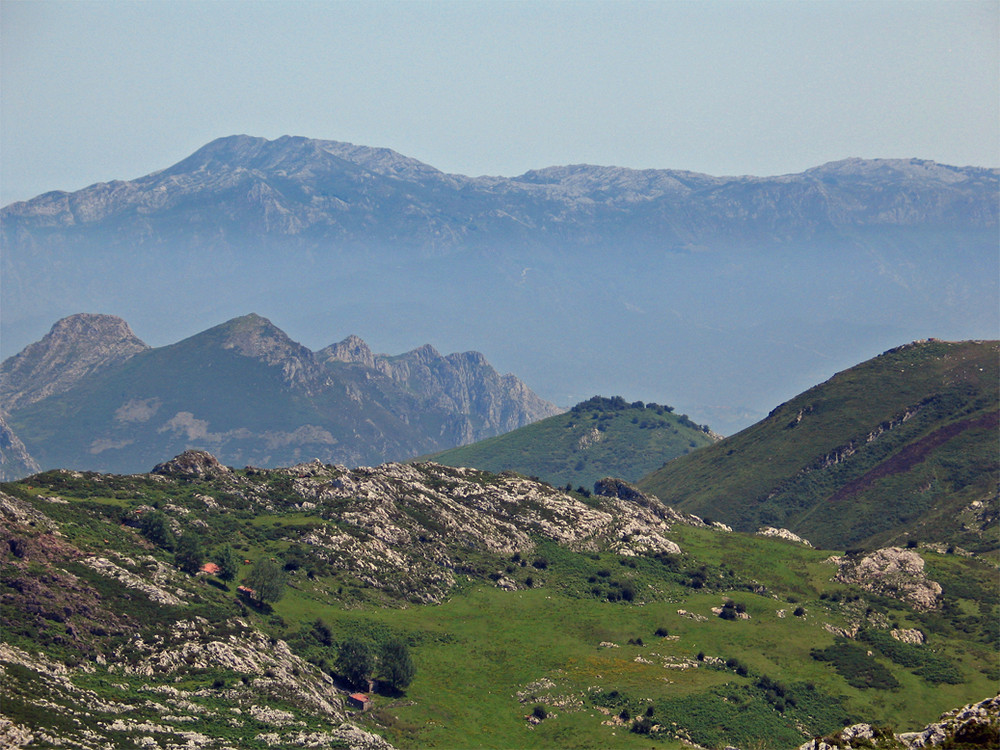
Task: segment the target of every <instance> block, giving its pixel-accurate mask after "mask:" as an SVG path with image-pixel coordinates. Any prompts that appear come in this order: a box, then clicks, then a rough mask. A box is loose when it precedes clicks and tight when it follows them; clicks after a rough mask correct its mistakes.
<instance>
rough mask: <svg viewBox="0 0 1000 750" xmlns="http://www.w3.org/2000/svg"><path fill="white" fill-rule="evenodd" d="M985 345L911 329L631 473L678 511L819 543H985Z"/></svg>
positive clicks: (992, 498) (990, 386) (989, 496)
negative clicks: (922, 335)
mask: <svg viewBox="0 0 1000 750" xmlns="http://www.w3.org/2000/svg"><path fill="white" fill-rule="evenodd" d="M997 365H998V343H997V342H995V341H991V342H960V343H949V342H943V341H934V340H929V341H923V342H914V343H912V344H909V345H906V346H901V347H898V348H896V349H892V350H890V351H888V352H886V353H884V354H882V355H881V356H878V357H875V358H874V359H871V360H869V361H867V362H864V363H862V364H859V365H857V366H856V367H852V368H850V369H848V370H846V371H844V372H840V373H838V374H836V375H835V376H833V377H832V378H830V379H829V380H828V381H826V382H825V383H822V384H821V385H818V386H816V387H814V388H811V389H810V390H808V391H806V392H805V393H803V394H801V395H800V396H797V397H796V398H794V399H792V400H791V401H788V402H787V403H784V404H782V405H780V406H778V407H777V408H776V409H774V411H772V412H771V414H770V415H768V417H767V418H766V419H764V420H762V421H761V422H759V423H758V424H756V425H754V426H752V427H750V428H748V429H746V430H744V431H743V432H740V433H739V434H737V435H733V436H732V437H729V438H726V439H725V440H722V441H721V442H719V443H716V444H715V445H713V446H711V447H709V448H706V449H704V450H702V451H698V452H697V453H695V454H693V455H690V456H684V457H682V458H680V459H678V460H677V461H673V462H671V463H669V464H667V465H666V466H664V467H663V468H661V469H659V470H657V471H655V472H653V473H652V474H650V475H648V476H646V477H645V478H643V479H642V480H641V482H640V486H641V487H642V488H643V489H644V490H646V491H648V492H652V493H654V494H656V495H657V496H658V497H660V498H661V499H662V500H663V501H664V502H666V503H668V504H670V505H673V506H675V507H677V508H678V509H682V510H684V511H686V512H689V513H696V514H698V515H701V516H706V517H711V518H712V519H715V520H718V521H723V522H725V523H727V524H730V525H732V526H733V527H734V528H737V529H742V530H748V531H753V530H756V529H757V528H758V527H760V526H765V525H767V526H777V527H784V528H787V529H790V530H791V531H793V532H795V533H796V534H799V535H800V536H803V537H805V538H807V539H809V540H811V541H812V542H813V543H815V544H818V545H823V546H843V547H853V546H872V545H881V544H886V543H906V542H907V541H909V540H918V541H928V542H942V543H944V544H958V545H960V546H963V547H966V548H968V549H971V550H978V551H987V550H996V549H997V547H998V539H997V535H996V521H997V517H998V515H997V511H998V497H997V481H998V474H1000V472H998V441H997V436H998V431H997V408H998V390H1000V378H998V367H997Z"/></svg>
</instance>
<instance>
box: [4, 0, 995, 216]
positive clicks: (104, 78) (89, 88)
mask: <svg viewBox="0 0 1000 750" xmlns="http://www.w3.org/2000/svg"><path fill="white" fill-rule="evenodd" d="M998 46H1000V0H989V1H987V2H978V1H977V2H967V1H966V0H946V1H945V2H936V1H934V0H923V1H921V2H910V1H908V0H891V1H890V2H878V1H877V0H863V1H854V2H846V1H844V0H828V1H826V2H819V1H808V0H807V1H801V2H774V1H772V0H757V1H754V2H728V1H727V2H722V1H713V0H706V1H704V2H680V1H678V2H629V1H627V0H619V1H617V2H571V1H566V2H552V1H545V0H541V1H536V2H513V1H511V2H476V1H475V0H471V1H468V0H467V1H464V2H444V1H437V0H435V1H434V2H431V1H424V2H398V1H393V2H390V1H388V0H386V1H381V2H308V1H305V0H301V1H297V0H282V1H281V2H273V1H272V2H254V1H253V0H249V1H243V2H228V1H227V0H211V1H208V0H197V1H192V0H171V1H170V2H163V1H158V0H150V1H148V2H122V1H114V2H109V1H108V0H100V1H97V2H87V1H85V0H80V1H75V2H46V1H44V0H0V205H7V204H9V203H11V202H13V201H17V200H26V199H29V198H31V197H34V196H35V195H38V194H41V193H43V192H46V191H49V190H70V191H71V190H78V189H80V188H82V187H85V186H87V185H90V184H92V183H95V182H104V181H109V180H113V179H133V178H136V177H140V176H142V175H145V174H148V173H150V172H152V171H155V170H157V169H162V168H165V167H167V166H170V165H171V164H174V163H176V162H178V161H180V160H181V159H183V158H184V157H186V156H187V155H189V154H190V153H192V152H193V151H195V150H196V149H197V148H199V147H200V146H202V145H204V144H205V143H207V142H209V141H211V140H212V139H214V138H217V137H221V136H226V135H232V134H236V133H246V134H249V135H255V136H263V137H267V138H277V137H279V136H281V135H286V134H288V135H301V136H308V137H313V138H321V139H328V140H337V141H347V142H351V143H357V144H363V145H367V146H385V147H389V148H392V149H394V150H396V151H399V152H401V153H403V154H405V155H407V156H411V157H414V158H416V159H419V160H421V161H424V162H426V163H428V164H431V165H433V166H435V167H437V168H439V169H442V170H444V171H446V172H454V173H461V174H466V175H472V176H477V175H483V174H490V175H503V176H508V177H510V176H515V175H518V174H522V173H523V172H525V171H527V170H529V169H538V168H542V167H546V166H552V165H559V164H576V163H590V164H602V165H614V166H624V167H633V168H657V169H687V170H692V171H697V172H704V173H708V174H714V175H739V174H755V175H775V174H786V173H792V172H799V171H802V170H803V169H807V168H809V167H812V166H817V165H819V164H822V163H825V162H828V161H833V160H837V159H842V158H847V157H853V156H858V157H864V158H875V157H886V158H909V157H917V158H922V159H933V160H936V161H940V162H944V163H948V164H954V165H960V166H968V165H973V166H985V167H997V166H1000V83H998V77H1000V51H998Z"/></svg>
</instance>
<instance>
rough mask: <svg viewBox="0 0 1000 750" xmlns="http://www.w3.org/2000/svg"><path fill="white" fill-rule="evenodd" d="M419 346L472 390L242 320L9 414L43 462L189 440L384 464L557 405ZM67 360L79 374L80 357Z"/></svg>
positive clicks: (124, 464) (118, 457) (159, 448)
mask: <svg viewBox="0 0 1000 750" xmlns="http://www.w3.org/2000/svg"><path fill="white" fill-rule="evenodd" d="M418 351H420V352H421V353H420V354H414V355H412V356H413V357H417V358H421V357H422V360H423V361H424V362H425V363H426V364H427V366H430V367H437V368H439V367H444V368H445V370H446V371H448V372H449V373H450V374H451V375H452V376H453V377H454V378H456V379H460V380H461V381H462V383H463V388H464V390H463V391H462V393H463V394H464V396H465V398H464V399H458V398H448V397H446V396H445V395H444V394H445V393H446V389H445V388H444V386H442V385H441V384H440V383H437V382H420V383H409V382H407V383H402V384H400V383H397V382H396V381H394V380H393V379H392V378H390V377H388V376H387V375H384V374H383V373H381V372H379V371H378V370H374V369H372V368H367V367H364V366H363V365H343V366H337V365H338V364H340V363H332V364H331V363H330V362H329V361H327V360H322V361H321V359H320V358H318V357H317V356H316V355H315V354H314V353H313V352H312V351H310V350H309V349H307V348H306V347H304V346H302V345H301V344H298V343H296V342H294V341H292V340H291V339H290V338H289V337H288V336H287V335H286V334H285V333H284V332H282V331H281V330H280V329H278V328H277V327H275V326H274V325H273V324H272V323H271V322H270V321H268V320H266V319H265V318H262V317H260V316H258V315H247V316H243V317H241V318H236V319H233V320H231V321H229V322H227V323H224V324H222V325H219V326H216V327H214V328H212V329H209V330H207V331H204V332H203V333H200V334H197V335H195V336H192V337H190V338H188V339H185V340H184V341H181V342H179V343H176V344H173V345H170V346H165V347H159V348H156V349H146V350H143V351H140V352H139V353H137V354H133V355H132V356H131V357H129V358H128V359H126V360H125V361H121V362H118V363H117V364H115V365H113V366H112V365H108V366H106V367H105V368H103V369H102V370H100V371H98V372H94V373H92V374H89V375H87V376H85V377H84V376H81V377H80V378H78V379H77V381H76V382H75V383H74V384H73V385H72V387H68V388H67V389H66V390H64V391H63V392H60V393H54V394H52V395H49V396H48V397H47V398H43V399H41V400H37V401H35V402H34V403H27V404H25V405H23V406H20V407H19V408H16V409H14V410H12V411H11V413H10V423H11V427H12V428H13V429H14V430H15V431H16V432H17V434H18V436H19V437H20V438H21V440H23V441H24V442H25V444H26V445H27V446H28V450H29V451H30V452H31V453H32V455H33V456H34V457H35V459H36V460H37V461H38V463H39V464H40V465H41V466H42V467H43V468H51V467H62V466H68V467H72V468H76V469H98V470H114V471H120V472H131V471H137V470H140V469H141V468H142V467H143V466H146V465H151V464H153V463H156V460H157V459H158V458H159V457H160V456H162V455H163V454H164V453H167V454H171V453H179V452H181V451H183V450H185V449H186V448H189V447H198V448H209V449H212V450H213V451H215V452H217V453H218V454H219V455H220V456H222V457H223V458H224V459H225V460H226V461H228V462H231V463H234V464H240V465H242V464H248V463H252V464H256V465H263V466H267V465H275V464H280V463H291V462H294V461H299V460H303V459H307V458H313V457H319V458H322V459H323V460H326V461H329V462H339V463H345V464H351V465H358V464H362V463H379V462H381V461H384V460H388V459H392V458H404V457H407V456H410V455H414V454H417V453H426V452H428V449H431V450H433V449H434V448H438V447H444V446H451V445H455V444H457V443H460V442H462V441H465V440H475V439H477V438H480V437H483V436H486V435H491V434H495V433H496V432H498V431H500V430H502V429H509V428H511V427H516V426H520V425H522V424H524V423H525V422H527V421H528V420H531V419H536V418H540V417H543V416H547V415H549V414H551V413H554V412H555V411H557V410H556V409H555V407H553V406H552V405H551V404H548V403H546V402H544V401H542V400H541V399H539V398H538V397H537V396H535V395H534V394H533V393H531V391H530V390H528V389H527V388H526V387H525V386H524V385H523V384H521V383H520V381H517V379H516V378H513V376H506V378H501V377H500V376H499V375H497V373H496V372H495V371H494V370H493V368H492V367H490V365H489V364H488V363H487V362H486V361H485V360H484V359H483V358H482V357H481V356H479V355H471V354H470V355H464V357H465V358H464V359H463V358H462V356H460V355H452V357H453V358H454V357H456V356H458V360H454V359H448V358H444V357H441V356H440V355H437V354H436V352H435V353H433V354H429V353H428V352H427V351H424V350H418ZM406 356H409V355H404V358H405V357H406ZM453 361H458V362H460V363H462V365H463V366H462V367H461V368H458V367H456V366H454V365H453V364H452V363H453ZM66 367H68V368H71V369H72V368H76V369H79V368H78V366H77V364H76V363H75V361H73V360H67V363H66ZM55 369H57V368H55Z"/></svg>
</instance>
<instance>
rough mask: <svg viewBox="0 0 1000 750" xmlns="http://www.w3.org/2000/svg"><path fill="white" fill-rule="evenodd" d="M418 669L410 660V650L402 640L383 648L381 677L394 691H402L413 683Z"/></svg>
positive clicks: (390, 642)
mask: <svg viewBox="0 0 1000 750" xmlns="http://www.w3.org/2000/svg"><path fill="white" fill-rule="evenodd" d="M416 673H417V668H416V667H415V666H413V659H411V658H410V649H408V648H407V647H406V644H405V643H403V642H402V641H400V640H392V641H389V642H388V643H386V644H385V645H384V646H382V653H381V660H380V664H379V676H380V677H381V679H382V680H383V681H384V682H385V683H386V684H387V685H388V686H389V688H390V689H391V690H393V691H402V690H405V689H406V688H407V687H409V685H410V683H411V682H412V681H413V677H414V675H415V674H416Z"/></svg>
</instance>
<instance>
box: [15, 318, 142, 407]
mask: <svg viewBox="0 0 1000 750" xmlns="http://www.w3.org/2000/svg"><path fill="white" fill-rule="evenodd" d="M148 348H149V347H148V346H146V344H145V343H143V342H142V341H141V340H140V339H139V338H138V337H137V336H136V335H135V334H134V333H133V332H132V329H131V328H129V325H128V323H126V322H125V321H124V320H122V319H121V318H119V317H116V316H114V315H91V314H89V313H80V314H78V315H71V316H69V317H68V318H63V319H62V320H60V321H58V322H57V323H56V324H55V325H54V326H52V330H50V331H49V332H48V333H47V334H46V335H45V336H44V337H43V338H42V339H41V341H37V342H35V343H34V344H31V345H30V346H27V347H25V349H24V350H23V351H21V352H20V353H19V354H16V355H14V356H13V357H9V358H7V359H6V360H4V362H3V364H2V365H0V401H2V403H3V408H4V410H5V411H6V412H8V413H10V412H12V411H13V410H15V409H17V408H20V407H23V406H27V405H28V404H33V403H35V402H36V401H41V400H42V399H43V398H45V397H47V396H51V395H52V394H55V393H63V392H65V391H68V390H69V389H70V388H72V387H73V385H75V384H76V383H77V382H79V381H80V380H82V379H83V378H85V377H87V376H88V375H91V374H93V373H95V372H98V371H100V370H103V369H104V368H106V367H109V366H111V365H115V364H119V363H121V362H124V361H125V360H127V359H129V358H131V357H133V356H135V355H136V354H138V353H139V352H142V351H144V350H146V349H148Z"/></svg>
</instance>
